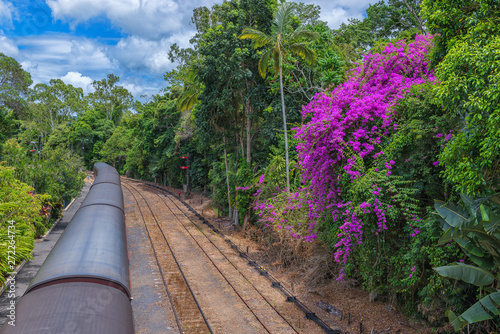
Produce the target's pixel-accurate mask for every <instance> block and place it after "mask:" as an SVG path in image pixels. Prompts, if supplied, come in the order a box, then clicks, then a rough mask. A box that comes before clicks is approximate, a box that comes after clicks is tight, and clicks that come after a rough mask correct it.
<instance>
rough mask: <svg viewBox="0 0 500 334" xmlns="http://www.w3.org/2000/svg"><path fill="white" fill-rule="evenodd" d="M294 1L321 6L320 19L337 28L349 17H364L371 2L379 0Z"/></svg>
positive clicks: (295, 0)
mask: <svg viewBox="0 0 500 334" xmlns="http://www.w3.org/2000/svg"><path fill="white" fill-rule="evenodd" d="M293 1H294V2H304V3H312V4H314V5H319V6H320V7H321V16H320V20H322V21H325V22H327V23H328V26H329V27H330V28H332V29H337V28H338V27H339V26H340V25H341V24H342V23H347V19H349V18H357V19H362V18H363V14H364V12H365V10H366V8H368V6H369V4H370V3H372V4H374V3H376V2H377V0H300V1H299V0H293Z"/></svg>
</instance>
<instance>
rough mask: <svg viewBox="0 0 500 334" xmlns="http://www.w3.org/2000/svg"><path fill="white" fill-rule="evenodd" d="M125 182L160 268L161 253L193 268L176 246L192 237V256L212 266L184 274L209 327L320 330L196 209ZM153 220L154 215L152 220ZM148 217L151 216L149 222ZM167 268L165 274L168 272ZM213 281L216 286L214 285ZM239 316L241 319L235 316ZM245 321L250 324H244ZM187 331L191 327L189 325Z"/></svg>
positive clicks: (174, 305)
mask: <svg viewBox="0 0 500 334" xmlns="http://www.w3.org/2000/svg"><path fill="white" fill-rule="evenodd" d="M122 184H123V185H124V187H125V189H127V192H128V193H130V194H131V195H132V196H134V198H135V200H136V203H137V206H138V207H139V210H140V211H141V215H142V217H143V220H144V222H145V226H146V228H147V229H148V235H149V239H150V241H151V243H152V245H153V249H154V253H155V256H156V261H157V263H158V266H159V267H160V268H162V264H161V263H162V261H164V260H162V257H163V256H164V255H165V256H166V257H169V258H170V260H168V261H167V262H172V263H173V262H175V263H176V266H177V267H178V270H179V271H181V272H182V269H181V268H186V270H187V271H189V270H190V269H188V266H187V265H186V266H184V264H185V262H184V260H189V259H188V258H189V256H187V254H186V252H182V249H183V247H182V246H176V245H177V243H179V242H180V243H182V242H188V243H190V246H189V247H188V248H184V249H189V253H191V254H192V256H191V260H193V259H196V260H197V261H200V262H199V263H200V266H201V265H202V264H201V261H203V262H204V264H203V266H204V267H205V268H207V267H210V268H207V269H204V270H203V271H201V272H202V273H203V274H202V275H201V276H200V275H196V270H194V275H195V276H196V277H192V276H193V275H192V273H191V274H189V275H184V274H182V276H183V278H184V282H185V284H186V285H188V286H189V284H190V285H191V287H192V289H191V288H189V290H190V291H191V296H192V299H193V300H194V301H195V303H196V305H197V306H198V310H199V313H200V314H201V315H202V318H203V319H204V320H205V325H206V328H205V330H207V331H211V329H210V325H212V328H214V332H226V333H233V332H255V333H299V332H307V333H321V332H322V331H321V330H320V329H319V328H317V327H315V326H314V324H307V323H306V322H304V321H302V319H300V318H299V319H297V318H295V319H294V318H293V317H292V316H290V314H295V313H293V312H292V313H290V312H289V311H290V309H291V308H293V305H290V303H285V302H284V300H283V298H282V296H280V295H279V293H277V292H276V291H275V289H273V288H272V287H271V286H270V284H269V282H268V281H266V280H265V279H263V278H262V276H260V275H259V274H258V273H256V272H255V271H254V270H251V268H249V267H248V265H247V263H246V261H244V259H242V258H241V257H239V256H238V254H237V253H236V252H234V251H233V250H232V249H231V247H227V246H228V245H227V244H226V243H225V242H224V240H223V239H222V238H219V237H218V236H216V235H215V234H214V233H213V232H212V230H210V229H208V228H206V227H205V226H204V225H202V224H200V223H199V222H197V221H196V219H193V218H194V217H193V216H192V215H190V214H187V213H186V212H185V210H182V209H181V206H180V202H179V201H178V200H177V199H176V197H174V196H172V195H167V194H163V193H161V191H159V190H158V189H156V188H153V187H151V186H147V185H145V184H142V183H135V182H132V180H128V179H122ZM139 197H140V198H139ZM141 207H142V209H141ZM146 208H147V210H149V212H150V213H148V214H147V215H150V216H151V217H149V218H148V217H147V215H145V211H147V210H146ZM152 220H154V224H153V222H152ZM147 221H149V222H148V223H147ZM159 235H161V237H160V236H159ZM162 239H163V241H162ZM159 242H162V243H167V244H169V246H168V249H169V250H170V251H169V252H170V254H164V253H165V252H163V253H161V254H159V252H158V251H157V250H156V248H159V246H157V243H159ZM170 244H172V246H170ZM160 247H161V246H160ZM180 258H183V259H180ZM170 267H172V265H170ZM161 270H162V275H163V276H164V285H165V288H166V289H167V291H168V292H167V293H168V294H169V299H170V300H171V304H172V308H173V309H174V310H175V312H176V313H177V318H178V323H180V325H178V326H179V327H180V328H182V329H184V328H185V326H184V325H183V321H185V320H183V319H184V316H181V315H180V314H181V313H182V312H183V308H184V306H183V305H181V304H180V303H178V302H175V300H176V298H178V297H177V292H176V291H174V290H173V289H172V288H171V287H170V286H169V280H170V279H168V274H170V272H169V271H168V270H164V269H161ZM166 273H167V276H165V274H166ZM186 276H188V277H186ZM188 282H189V283H188ZM211 284H212V285H213V287H211V286H210V285H211ZM216 287H218V288H216ZM218 293H219V294H222V295H223V297H224V298H226V299H227V300H229V299H230V300H231V303H232V304H233V305H227V304H226V303H225V302H222V301H221V302H217V298H218V296H216V295H217V294H218ZM195 296H196V298H195ZM210 296H214V299H215V300H213V301H212V299H211V297H210ZM224 298H222V300H224ZM228 308H232V309H234V310H235V311H236V312H234V313H233V314H232V315H231V314H229V315H227V317H232V318H233V319H231V320H232V324H230V323H228V322H225V320H224V319H223V318H224V317H223V314H224V313H226V312H225V311H224V310H227V309H228ZM202 309H203V310H204V311H206V312H205V314H206V319H205V317H204V313H203V312H202V311H201V310H202ZM219 311H220V312H219ZM219 313H221V314H219ZM235 316H236V317H239V318H240V319H234V317H235ZM199 322H200V321H198V323H199ZM238 322H240V324H238ZM209 324H210V325H209ZM245 325H246V326H247V327H246V328H247V329H245V327H244V326H245ZM234 326H236V328H235V327H234ZM195 328H197V327H195ZM200 328H201V327H200ZM185 331H186V332H188V331H189V332H192V331H191V330H185Z"/></svg>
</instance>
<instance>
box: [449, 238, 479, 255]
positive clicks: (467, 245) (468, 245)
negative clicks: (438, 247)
mask: <svg viewBox="0 0 500 334" xmlns="http://www.w3.org/2000/svg"><path fill="white" fill-rule="evenodd" d="M454 240H455V241H456V242H457V243H458V245H459V246H460V247H462V248H463V249H464V250H465V251H467V253H469V254H472V255H474V256H479V257H483V256H484V253H485V252H484V250H483V249H482V248H480V247H477V246H476V243H475V242H473V240H471V239H470V238H454Z"/></svg>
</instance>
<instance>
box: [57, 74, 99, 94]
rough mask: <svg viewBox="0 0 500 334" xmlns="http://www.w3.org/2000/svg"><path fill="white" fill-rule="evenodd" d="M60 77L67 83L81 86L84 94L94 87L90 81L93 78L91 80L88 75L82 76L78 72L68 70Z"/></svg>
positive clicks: (91, 90)
mask: <svg viewBox="0 0 500 334" xmlns="http://www.w3.org/2000/svg"><path fill="white" fill-rule="evenodd" d="M60 79H61V80H62V81H64V82H65V83H66V84H68V85H72V86H73V87H80V88H82V89H83V92H84V93H85V94H88V93H91V92H93V91H94V87H93V86H92V82H93V81H94V80H92V79H91V78H90V77H86V76H83V75H82V74H81V73H80V72H68V73H67V74H66V75H65V76H63V77H61V78H60Z"/></svg>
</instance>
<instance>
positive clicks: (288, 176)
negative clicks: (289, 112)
mask: <svg viewBox="0 0 500 334" xmlns="http://www.w3.org/2000/svg"><path fill="white" fill-rule="evenodd" d="M280 92H281V110H282V111H283V129H284V130H285V158H286V191H287V193H290V162H289V161H288V133H287V129H286V114H285V96H284V95H283V68H282V67H281V66H280Z"/></svg>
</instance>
